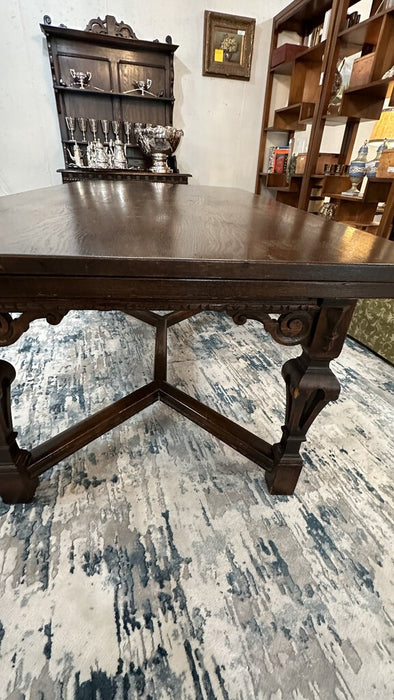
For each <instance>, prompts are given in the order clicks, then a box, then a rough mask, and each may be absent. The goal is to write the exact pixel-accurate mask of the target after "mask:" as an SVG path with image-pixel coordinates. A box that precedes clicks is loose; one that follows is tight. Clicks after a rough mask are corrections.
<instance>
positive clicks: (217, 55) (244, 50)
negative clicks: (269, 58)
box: [202, 10, 256, 80]
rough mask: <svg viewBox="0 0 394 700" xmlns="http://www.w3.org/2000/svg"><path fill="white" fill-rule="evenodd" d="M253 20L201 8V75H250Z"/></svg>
mask: <svg viewBox="0 0 394 700" xmlns="http://www.w3.org/2000/svg"><path fill="white" fill-rule="evenodd" d="M255 26H256V20H255V19H252V18H251V17H238V16H237V15H225V14H222V13H220V12H211V11H210V10H205V13H204V44H203V69H202V74H203V75H211V76H214V77H217V78H235V79H236V80H249V79H250V66H251V63H252V51H253V40H254V30H255Z"/></svg>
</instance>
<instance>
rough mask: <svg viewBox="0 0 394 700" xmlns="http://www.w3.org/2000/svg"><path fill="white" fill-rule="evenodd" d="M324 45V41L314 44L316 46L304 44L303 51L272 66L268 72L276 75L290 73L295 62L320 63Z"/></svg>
mask: <svg viewBox="0 0 394 700" xmlns="http://www.w3.org/2000/svg"><path fill="white" fill-rule="evenodd" d="M325 46H326V42H325V41H321V42H320V43H319V44H316V46H310V47H308V46H306V47H305V51H303V52H302V53H300V54H298V56H296V57H295V58H293V59H292V60H291V61H284V62H283V63H279V64H278V65H277V66H274V68H271V69H270V72H271V73H275V74H277V75H291V74H292V72H293V70H294V64H295V63H296V62H297V63H298V62H302V61H303V62H307V63H320V61H321V60H322V56H323V53H324V49H325Z"/></svg>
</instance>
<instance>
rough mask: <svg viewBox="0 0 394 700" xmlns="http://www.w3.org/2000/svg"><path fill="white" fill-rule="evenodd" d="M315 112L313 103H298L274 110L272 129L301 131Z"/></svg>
mask: <svg viewBox="0 0 394 700" xmlns="http://www.w3.org/2000/svg"><path fill="white" fill-rule="evenodd" d="M314 111H315V103H314V102H299V103H297V104H294V105H288V106H287V107H282V108H281V109H277V110H275V116H274V127H279V128H281V129H282V128H283V129H289V130H292V131H303V130H304V129H305V128H306V124H307V123H308V122H309V121H310V120H311V119H312V117H313V113H314Z"/></svg>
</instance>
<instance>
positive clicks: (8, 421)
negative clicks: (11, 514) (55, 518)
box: [0, 360, 38, 503]
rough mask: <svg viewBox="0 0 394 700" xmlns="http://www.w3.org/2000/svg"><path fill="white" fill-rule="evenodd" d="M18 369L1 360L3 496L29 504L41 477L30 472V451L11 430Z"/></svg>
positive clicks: (0, 466)
mask: <svg viewBox="0 0 394 700" xmlns="http://www.w3.org/2000/svg"><path fill="white" fill-rule="evenodd" d="M14 379H15V370H14V368H13V366H12V365H11V364H10V363H9V362H5V361H4V360H0V497H1V498H2V499H3V501H4V503H28V502H30V501H31V500H32V499H33V497H34V493H35V490H36V488H37V484H38V478H37V477H32V476H31V475H29V473H28V471H27V468H26V467H27V463H28V461H29V459H30V452H28V451H27V450H22V449H21V448H20V447H19V446H18V443H17V441H16V436H17V433H16V432H15V431H14V429H13V427H12V415H11V384H12V382H13V380H14Z"/></svg>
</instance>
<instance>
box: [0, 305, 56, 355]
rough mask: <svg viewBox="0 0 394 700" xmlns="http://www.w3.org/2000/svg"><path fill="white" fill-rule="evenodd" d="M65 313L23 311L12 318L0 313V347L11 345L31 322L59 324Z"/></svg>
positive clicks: (42, 310)
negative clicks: (40, 319)
mask: <svg viewBox="0 0 394 700" xmlns="http://www.w3.org/2000/svg"><path fill="white" fill-rule="evenodd" d="M66 313H67V311H60V310H57V311H45V310H44V309H42V308H41V310H37V311H24V312H22V313H21V315H20V316H17V317H16V318H13V317H12V316H11V314H9V313H4V312H0V347H4V346H6V345H12V343H15V342H16V341H17V340H18V338H20V337H21V335H22V334H23V333H25V332H26V331H27V329H28V328H29V326H30V324H31V322H32V321H35V320H36V319H37V318H45V319H46V320H47V321H48V323H50V324H51V325H56V324H58V323H60V321H61V320H62V318H63V317H64V316H65V314H66Z"/></svg>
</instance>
